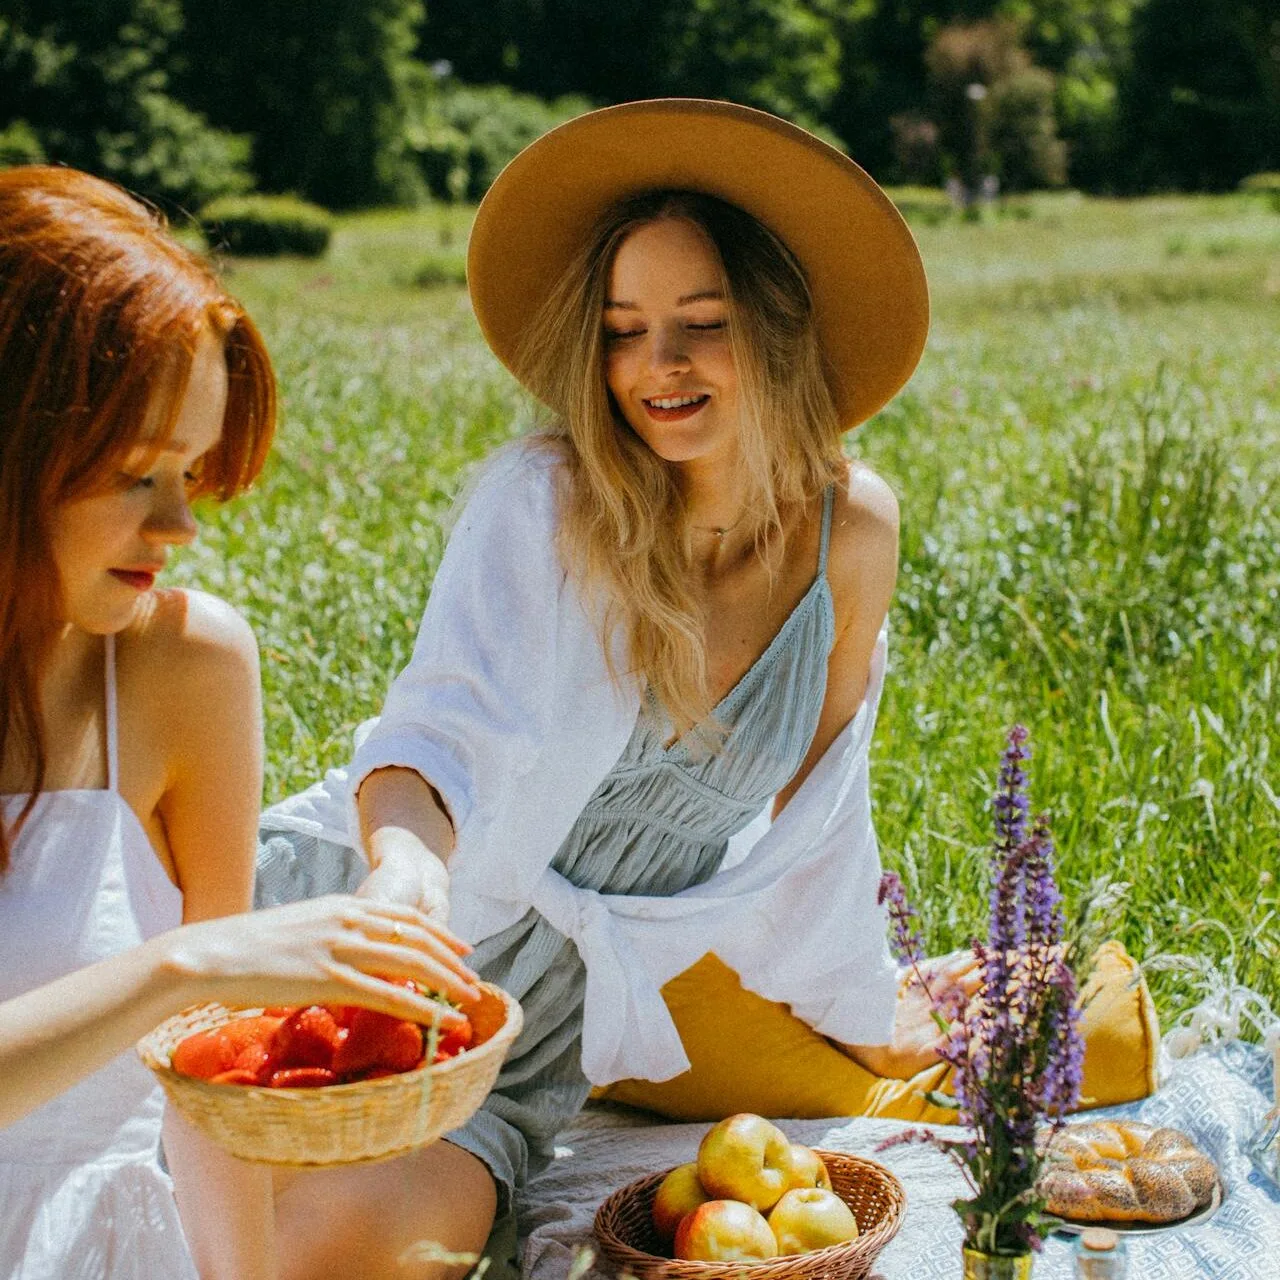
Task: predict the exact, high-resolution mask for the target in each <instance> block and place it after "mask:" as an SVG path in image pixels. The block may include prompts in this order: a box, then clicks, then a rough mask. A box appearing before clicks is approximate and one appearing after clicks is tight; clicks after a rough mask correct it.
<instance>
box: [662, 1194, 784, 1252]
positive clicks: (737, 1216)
mask: <svg viewBox="0 0 1280 1280" xmlns="http://www.w3.org/2000/svg"><path fill="white" fill-rule="evenodd" d="M674 1253H675V1256H676V1257H677V1258H680V1259H682V1260H683V1261H685V1262H757V1261H761V1260H763V1259H765V1258H776V1257H777V1256H778V1245H777V1242H776V1241H775V1240H774V1238H773V1232H772V1231H771V1230H770V1229H769V1224H768V1223H767V1222H766V1221H765V1220H764V1217H763V1215H761V1214H759V1213H757V1212H756V1211H755V1210H754V1209H753V1208H752V1207H751V1206H750V1205H749V1204H743V1203H742V1201H741V1200H708V1201H707V1202H706V1204H700V1205H699V1206H698V1207H697V1208H696V1209H695V1210H694V1211H693V1212H692V1213H687V1214H685V1216H684V1217H683V1218H681V1219H680V1225H679V1226H678V1227H677V1228H676V1242H675V1250H674Z"/></svg>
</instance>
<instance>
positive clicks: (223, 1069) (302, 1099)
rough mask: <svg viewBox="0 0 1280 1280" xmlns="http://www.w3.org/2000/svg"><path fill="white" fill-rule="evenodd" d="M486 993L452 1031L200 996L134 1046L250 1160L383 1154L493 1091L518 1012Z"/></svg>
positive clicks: (350, 1011) (182, 1101) (308, 1162)
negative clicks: (201, 1001)
mask: <svg viewBox="0 0 1280 1280" xmlns="http://www.w3.org/2000/svg"><path fill="white" fill-rule="evenodd" d="M481 992H482V994H481V998H480V1000H479V1001H477V1002H475V1003H474V1004H473V1005H470V1006H468V1007H467V1010H466V1013H467V1019H468V1021H467V1025H466V1026H465V1027H464V1028H463V1029H461V1030H458V1031H447V1032H446V1031H438V1030H437V1029H435V1028H432V1027H424V1026H420V1025H419V1024H417V1023H414V1022H406V1021H404V1020H403V1019H400V1018H393V1017H391V1016H390V1015H388V1014H384V1013H377V1012H375V1011H374V1010H372V1009H364V1008H360V1007H358V1006H354V1005H339V1006H327V1005H307V1006H303V1007H301V1008H277V1009H233V1008H228V1007H227V1006H225V1005H219V1004H205V1005H198V1006H195V1007H194V1008H191V1009H187V1010H185V1011H184V1012H182V1013H180V1014H177V1015H176V1016H174V1017H172V1018H169V1019H168V1020H167V1021H165V1022H163V1023H161V1024H160V1026H158V1027H156V1029H155V1030H154V1031H152V1032H151V1033H150V1034H149V1035H147V1036H144V1037H143V1039H142V1040H140V1041H139V1042H138V1054H139V1056H140V1057H141V1058H142V1061H143V1062H144V1063H145V1064H146V1065H147V1066H148V1067H150V1068H151V1070H152V1071H153V1072H154V1073H155V1074H156V1076H157V1077H158V1078H159V1080H160V1083H161V1084H162V1085H163V1086H164V1089H165V1092H166V1094H167V1095H168V1097H169V1100H170V1101H171V1102H172V1103H173V1105H174V1106H175V1107H176V1108H177V1109H178V1110H179V1111H180V1112H181V1113H182V1115H183V1116H184V1117H185V1118H186V1119H187V1121H188V1122H189V1123H191V1124H192V1125H193V1126H194V1127H195V1128H197V1129H199V1130H200V1131H201V1132H202V1133H204V1134H206V1135H207V1136H208V1137H210V1138H212V1139H213V1140H214V1141H215V1142H217V1143H218V1144H219V1145H220V1146H222V1147H224V1148H225V1149H226V1150H228V1151H229V1152H231V1154H232V1155H234V1156H238V1157H240V1158H241V1159H243V1160H256V1161H261V1162H264V1163H268V1164H280V1165H297V1166H321V1165H335V1164H350V1163H354V1162H356V1161H362V1160H380V1159H384V1158H386V1157H388V1156H394V1155H400V1154H403V1153H404V1152H407V1151H412V1150H414V1149H415V1148H418V1147H422V1146H426V1145H427V1143H429V1142H433V1141H434V1140H435V1139H436V1138H438V1137H439V1136H440V1135H441V1134H443V1133H447V1132H449V1130H451V1129H455V1128H457V1127H458V1125H460V1124H462V1123H463V1122H464V1121H466V1120H467V1119H468V1118H469V1117H470V1116H471V1115H472V1114H473V1113H474V1112H475V1111H476V1110H477V1108H478V1107H479V1106H480V1104H481V1103H482V1102H483V1101H484V1099H485V1097H486V1096H487V1094H488V1092H489V1090H490V1089H491V1088H492V1086H493V1082H494V1080H495V1079H496V1078H497V1075H498V1069H499V1068H500V1067H501V1065H502V1060H503V1058H504V1057H505V1056H506V1053H507V1050H508V1048H509V1047H510V1045H511V1042H512V1041H513V1040H514V1039H515V1038H516V1036H517V1035H518V1034H519V1031H520V1027H521V1023H522V1016H521V1012H520V1006H519V1005H518V1004H517V1003H516V1002H515V1000H513V999H512V998H511V997H510V996H509V995H507V993H506V992H505V991H502V990H501V989H500V988H498V987H494V986H490V985H488V984H481Z"/></svg>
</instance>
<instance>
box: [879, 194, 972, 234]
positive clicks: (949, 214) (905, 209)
mask: <svg viewBox="0 0 1280 1280" xmlns="http://www.w3.org/2000/svg"><path fill="white" fill-rule="evenodd" d="M884 191H885V195H887V196H888V197H889V199H890V200H892V201H893V203H894V204H895V205H896V206H897V208H898V212H899V213H900V214H902V216H903V217H904V218H906V220H907V221H908V222H916V223H920V224H921V225H922V226H926V227H936V226H937V225H938V223H940V222H946V221H947V220H948V219H950V218H954V217H955V216H956V212H957V210H956V206H955V202H954V201H953V200H952V199H951V197H950V196H949V195H947V193H946V192H945V191H943V190H941V189H940V188H938V187H886V188H885V189H884Z"/></svg>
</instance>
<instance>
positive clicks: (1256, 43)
mask: <svg viewBox="0 0 1280 1280" xmlns="http://www.w3.org/2000/svg"><path fill="white" fill-rule="evenodd" d="M1119 126H1120V131H1121V134H1122V136H1123V137H1124V139H1125V150H1126V152H1127V156H1128V171H1127V181H1126V183H1125V185H1126V187H1127V188H1128V189H1129V190H1150V189H1153V188H1154V189H1161V188H1164V189H1172V188H1178V189H1190V190H1227V189H1229V188H1232V187H1234V186H1235V185H1236V183H1237V182H1239V180H1240V179H1241V178H1243V177H1244V176H1245V175H1246V174H1248V173H1251V172H1254V171H1257V170H1262V169H1277V168H1280V15H1278V14H1277V10H1276V7H1275V3H1274V0H1197V3H1196V4H1194V5H1186V4H1182V3H1180V2H1179V0H1147V4H1146V6H1145V7H1144V8H1142V9H1141V10H1140V11H1139V12H1138V13H1137V15H1136V16H1135V20H1134V31H1133V51H1132V60H1131V66H1130V69H1129V71H1128V74H1127V75H1126V76H1125V77H1124V79H1123V80H1122V82H1121V85H1120V121H1119Z"/></svg>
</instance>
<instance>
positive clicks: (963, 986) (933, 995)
mask: <svg viewBox="0 0 1280 1280" xmlns="http://www.w3.org/2000/svg"><path fill="white" fill-rule="evenodd" d="M920 972H921V975H922V976H923V978H924V980H925V982H926V983H927V984H928V992H926V991H925V988H924V986H923V985H922V984H921V981H920V978H919V977H917V976H916V974H915V972H914V971H913V970H907V971H906V973H905V974H904V975H903V978H902V980H901V982H900V984H899V987H898V1003H897V1009H896V1011H895V1013H894V1020H893V1036H892V1038H891V1039H890V1041H889V1043H888V1044H877V1045H841V1046H840V1048H841V1049H843V1050H844V1052H845V1053H847V1054H848V1055H849V1057H851V1058H852V1059H853V1060H854V1061H855V1062H856V1063H858V1065H859V1066H862V1067H865V1068H866V1069H867V1070H868V1071H871V1072H873V1073H874V1074H875V1075H878V1076H881V1077H884V1078H886V1079H892V1080H908V1079H910V1078H911V1077H912V1076H914V1075H916V1074H917V1073H918V1072H920V1071H923V1070H924V1069H925V1068H926V1067H931V1066H933V1064H934V1063H935V1062H937V1061H938V1048H939V1046H940V1045H941V1043H942V1039H943V1036H944V1035H945V1034H946V1033H945V1031H944V1030H943V1029H942V1028H941V1027H940V1026H939V1025H938V1019H937V1018H936V1017H935V1015H934V1005H935V1002H936V1003H940V1004H944V1005H945V1004H947V1003H950V1002H954V1003H955V1004H956V1005H957V1006H958V1007H960V1008H963V1006H964V1003H965V1002H966V1001H967V1000H968V999H969V998H970V997H971V996H973V995H974V993H975V992H976V991H977V990H978V987H979V985H980V983H981V972H980V970H979V968H978V961H977V957H976V956H975V955H974V954H973V952H972V951H953V952H951V953H950V954H948V955H945V956H935V957H932V958H930V959H928V960H925V961H923V962H922V963H921V964H920Z"/></svg>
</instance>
